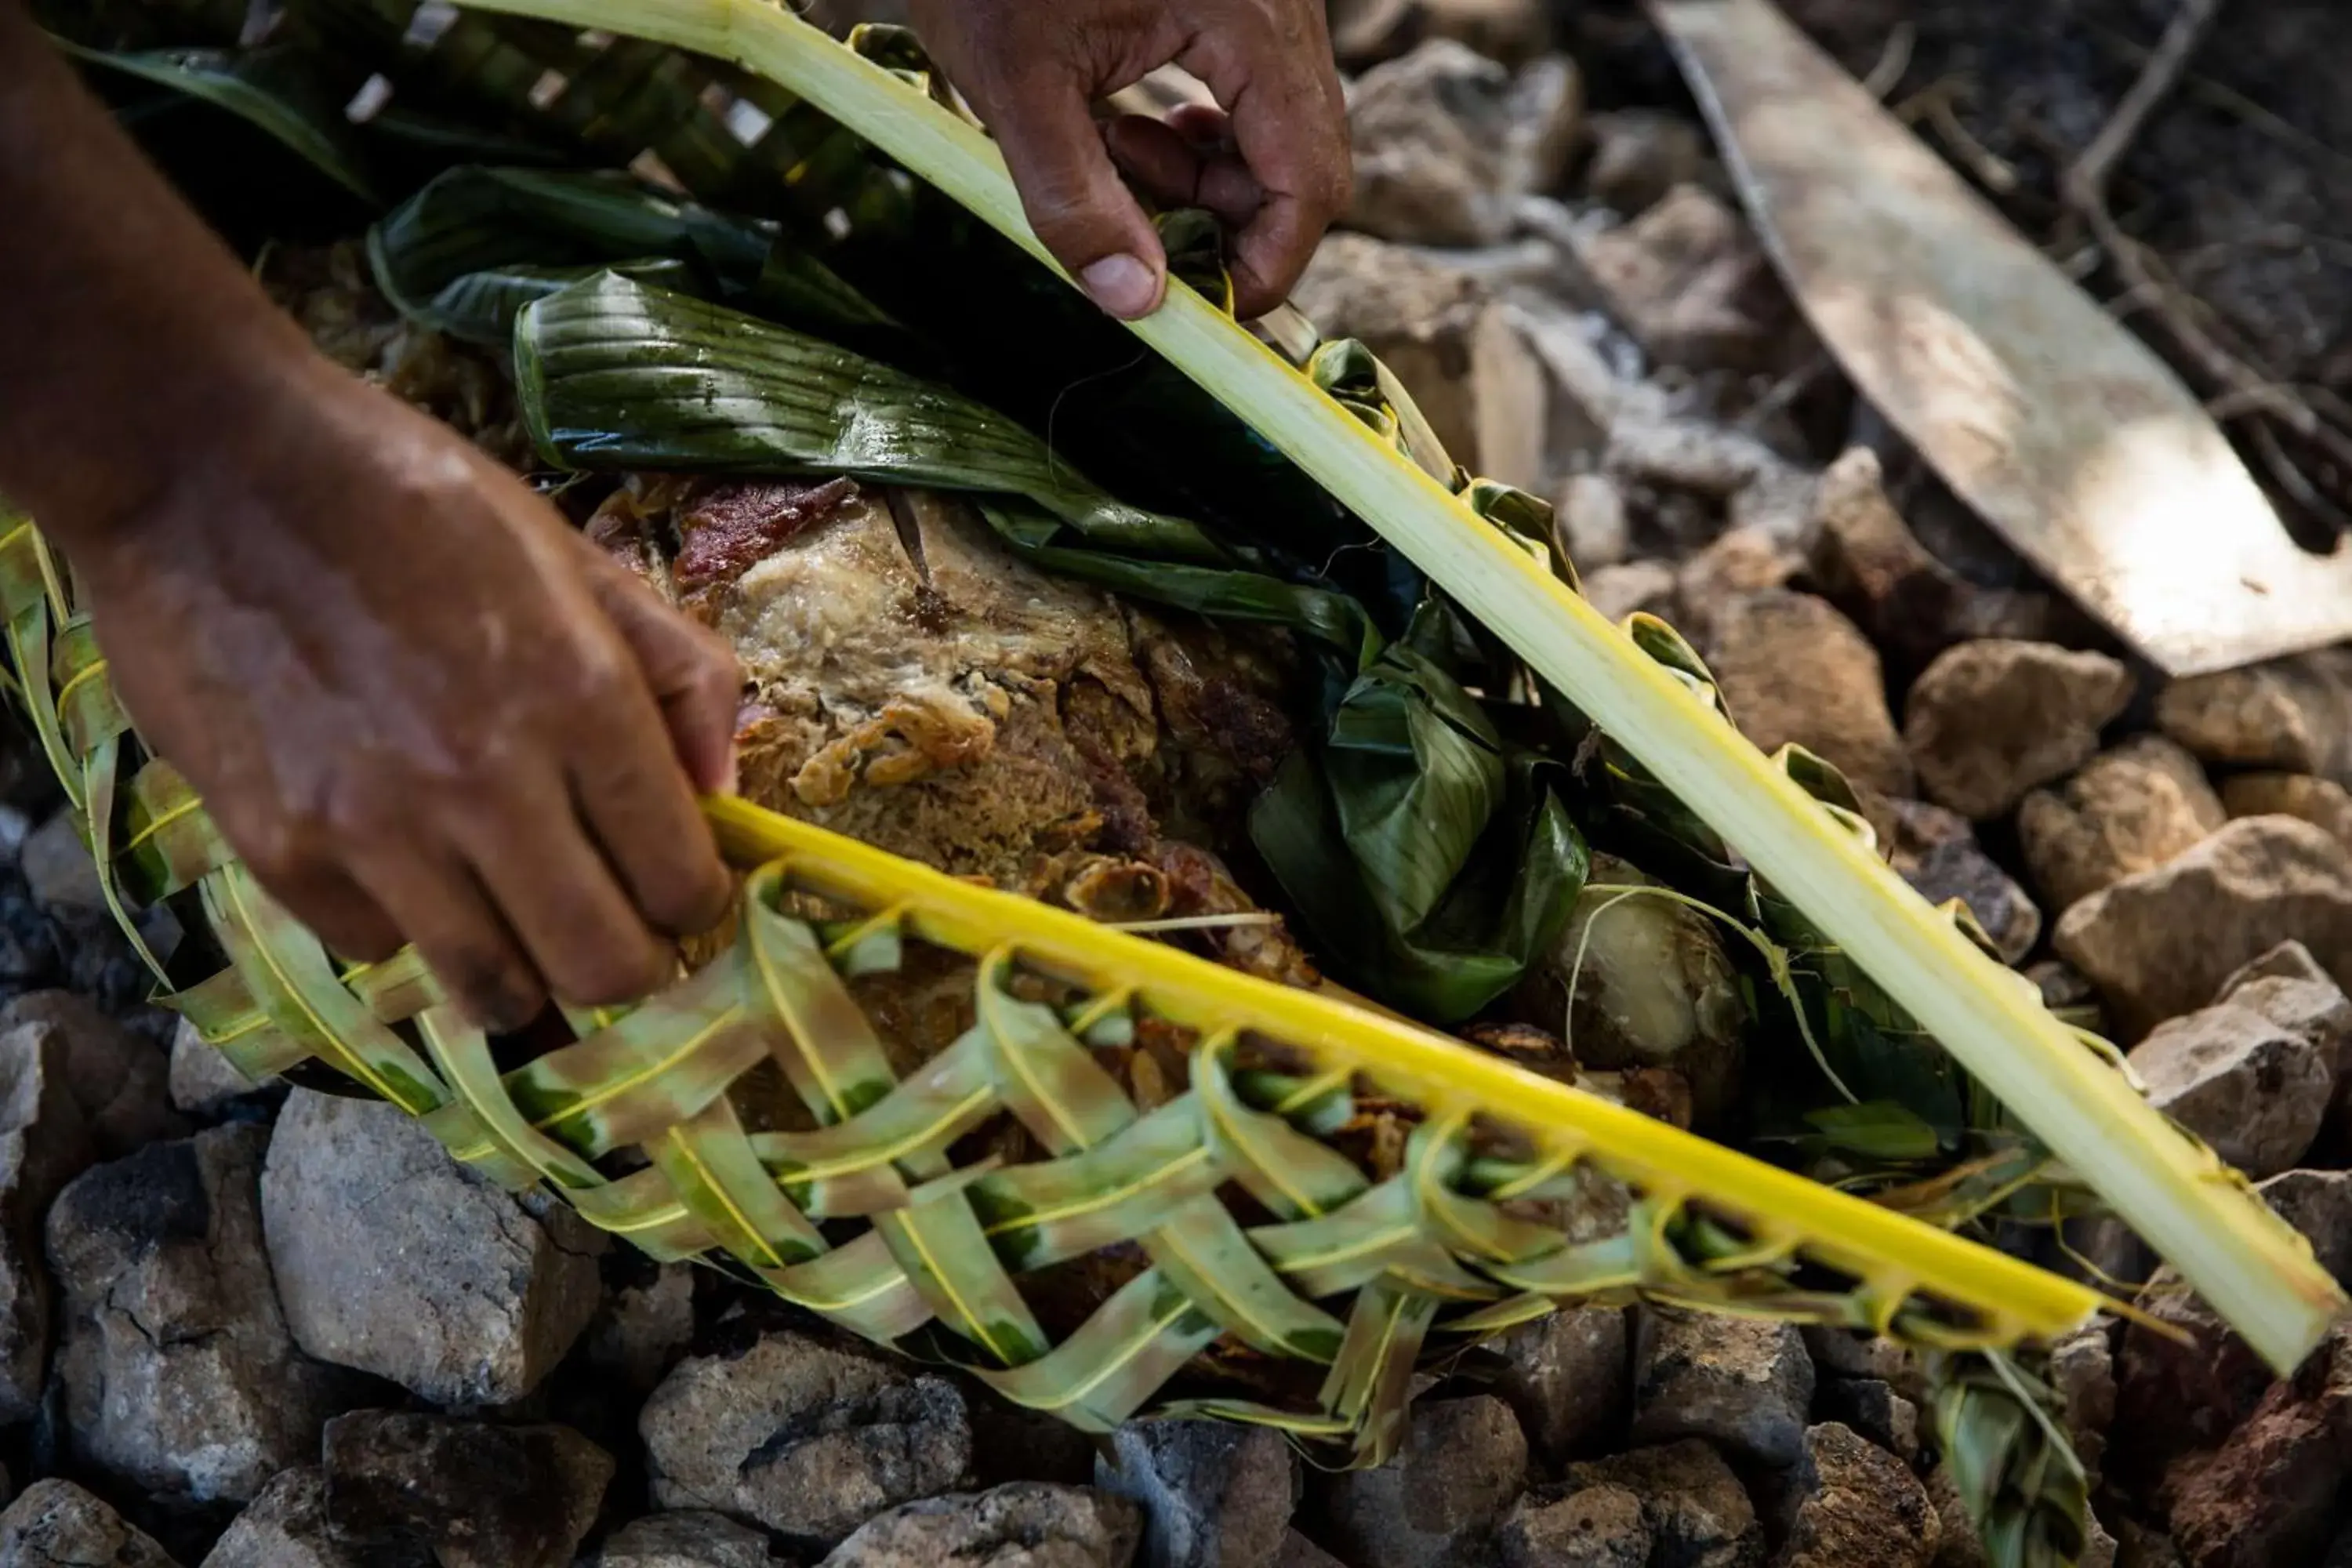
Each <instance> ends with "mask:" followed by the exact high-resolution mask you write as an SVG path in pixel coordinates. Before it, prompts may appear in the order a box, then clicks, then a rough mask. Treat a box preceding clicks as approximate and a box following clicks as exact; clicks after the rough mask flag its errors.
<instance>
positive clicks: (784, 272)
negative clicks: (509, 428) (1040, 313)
mask: <svg viewBox="0 0 2352 1568" xmlns="http://www.w3.org/2000/svg"><path fill="white" fill-rule="evenodd" d="M654 258H658V259H661V260H666V261H668V262H670V263H673V264H674V265H673V266H672V267H671V268H667V269H664V270H660V271H658V272H657V273H649V272H648V271H647V270H646V268H645V267H644V265H643V264H644V263H645V262H646V261H647V260H649V259H654ZM368 260H369V263H370V265H371V266H372V267H373V270H374V273H375V279H376V286H377V287H378V288H380V289H383V292H384V296H385V298H387V299H389V300H391V301H392V302H393V303H394V305H395V306H397V307H398V308H399V309H400V310H401V311H402V312H403V313H404V314H405V315H407V316H408V317H409V318H410V319H411V320H414V321H417V322H419V323H420V324H422V325H425V326H428V327H431V328H433V329H434V330H435V331H444V332H447V333H449V334H450V335H451V336H453V337H459V338H464V339H467V341H469V342H481V343H493V344H499V345H501V346H503V345H505V344H506V343H508V342H510V341H511V340H512V337H513V333H514V322H515V317H516V316H517V315H519V314H520V312H521V310H522V308H523V306H525V305H527V304H529V303H530V301H531V300H536V299H541V298H543V297H545V296H546V295H549V294H551V293H554V292H555V291H556V290H557V289H562V288H563V287H566V286H568V285H570V284H572V283H576V282H580V281H582V280H583V279H586V278H589V277H593V275H594V274H595V273H596V272H598V271H600V270H602V269H604V268H606V267H614V268H625V269H627V270H629V271H630V272H631V273H632V275H633V276H635V277H637V278H639V279H646V280H649V281H653V280H657V281H660V282H661V283H663V284H664V285H665V286H666V287H668V288H670V289H674V290H675V289H681V287H682V286H683V287H684V288H685V289H688V291H691V292H695V293H699V294H705V295H708V296H709V297H710V298H714V299H719V300H725V301H727V302H728V303H729V304H730V305H733V306H736V307H737V308H739V309H741V310H747V311H749V312H751V313H752V314H754V315H757V316H761V317H764V318H766V319H768V320H770V321H777V322H781V323H783V324H786V325H791V326H796V327H800V328H803V329H805V330H807V331H814V332H819V333H822V334H823V335H824V336H825V337H826V338H827V339H828V340H830V341H834V342H842V343H845V344H851V345H860V344H863V345H866V346H880V345H883V344H889V345H892V346H897V347H899V348H901V349H910V348H911V346H912V345H911V343H910V342H908V340H907V339H906V337H905V334H904V333H903V332H902V331H899V330H898V328H897V326H896V325H895V323H893V322H892V321H890V320H889V319H888V318H887V316H885V315H883V314H882V313H881V312H880V311H879V310H876V309H875V308H874V307H873V306H871V305H870V304H868V303H867V302H866V300H864V299H863V298H862V297H860V296H859V295H858V294H857V292H856V290H854V289H851V288H850V287H849V286H848V285H846V284H845V283H844V282H842V280H841V279H839V278H837V277H835V275H834V274H833V272H832V271H831V270H830V269H828V268H826V267H825V266H824V263H822V262H820V261H818V260H816V259H815V258H813V257H811V256H809V255H808V254H806V253H805V252H804V251H803V250H801V249H799V248H798V247H793V246H790V245H785V244H782V243H781V237H780V234H779V231H778V230H777V228H776V226H775V225H773V224H772V223H766V222H761V221H758V220H754V219H750V218H740V217H730V216H722V215H720V214H718V213H714V212H711V211H710V210H709V209H708V208H705V207H701V206H698V205H694V204H693V203H691V202H686V201H680V200H679V199H677V197H675V196H673V195H667V194H665V193H663V192H661V191H658V190H656V189H654V188H653V187H651V186H649V185H647V184H645V183H644V182H642V181H639V180H636V179H634V178H632V177H631V176H629V175H627V174H617V173H613V172H609V171H594V172H583V171H572V170H551V169H522V168H487V167H479V166H467V167H459V168H454V169H451V170H449V171H448V172H446V174H441V175H440V176H439V177H438V178H436V179H435V180H434V181H433V182H432V183H431V184H427V185H426V186H425V188H424V189H422V190H420V191H418V192H417V193H416V194H415V195H413V196H411V197H410V198H409V199H408V200H407V201H405V202H404V203H402V204H401V205H400V206H399V208H398V209H397V210H395V211H394V212H392V213H389V214H387V215H386V216H384V217H383V220H382V221H381V222H379V223H377V224H376V226H374V227H373V229H371V230H370V231H369V233H368ZM698 279H708V282H707V284H706V283H698V282H697V281H696V280H698Z"/></svg>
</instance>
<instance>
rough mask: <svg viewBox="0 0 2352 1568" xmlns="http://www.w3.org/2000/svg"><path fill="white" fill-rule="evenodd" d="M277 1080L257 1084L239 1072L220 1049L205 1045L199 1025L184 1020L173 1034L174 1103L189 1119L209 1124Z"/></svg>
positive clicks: (170, 1075)
mask: <svg viewBox="0 0 2352 1568" xmlns="http://www.w3.org/2000/svg"><path fill="white" fill-rule="evenodd" d="M278 1081H280V1080H278V1079H270V1080H268V1082H264V1083H256V1082H255V1081H254V1080H253V1079H249V1078H247V1077H246V1076H245V1074H243V1073H241V1072H239V1071H237V1069H236V1063H234V1062H232V1061H230V1060H229V1059H228V1058H227V1057H226V1056H225V1055H223V1054H222V1052H221V1051H220V1050H219V1049H218V1048H217V1047H213V1046H209V1045H206V1044H205V1037H203V1036H202V1035H200V1034H198V1033H196V1026H194V1024H191V1023H189V1022H188V1021H187V1020H186V1019H185V1018H183V1019H181V1020H180V1024H179V1027H177V1028H176V1029H174V1030H173V1031H172V1055H171V1065H170V1068H169V1082H170V1086H171V1093H172V1104H173V1107H174V1108H176V1109H177V1110H183V1111H185V1112H186V1113H187V1114H188V1115H190V1116H195V1117H202V1118H204V1119H205V1120H207V1121H210V1120H214V1119H216V1118H218V1117H221V1116H224V1115H226V1114H227V1113H228V1111H229V1110H231V1109H232V1108H233V1107H235V1106H236V1102H237V1101H238V1100H246V1099H248V1098H250V1097H251V1096H254V1095H257V1094H260V1093H262V1092H263V1091H264V1090H266V1089H269V1088H270V1087H271V1086H272V1085H274V1084H275V1083H277V1082H278Z"/></svg>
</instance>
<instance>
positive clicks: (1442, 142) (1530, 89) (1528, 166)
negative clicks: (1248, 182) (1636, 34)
mask: <svg viewBox="0 0 2352 1568" xmlns="http://www.w3.org/2000/svg"><path fill="white" fill-rule="evenodd" d="M1583 114H1584V86H1583V80H1582V79H1581V78H1580V76H1579V75H1578V74H1577V70H1576V67H1575V65H1574V63H1573V62H1572V61H1570V60H1569V59H1567V58H1564V57H1561V56H1549V57H1546V58H1541V59H1538V60H1535V61H1533V62H1531V63H1529V64H1528V66H1526V67H1524V68H1521V69H1520V70H1518V71H1516V72H1514V71H1512V70H1511V69H1509V68H1507V67H1505V66H1503V65H1501V64H1498V63H1497V62H1496V61H1494V60H1491V59H1488V58H1485V57H1484V56H1482V55H1480V54H1478V53H1477V52H1476V51H1475V50H1473V49H1471V48H1468V47H1465V46H1464V45H1462V44H1459V43H1456V42H1455V41H1454V40H1453V39H1451V38H1432V39H1430V40H1429V41H1428V42H1426V43H1424V44H1423V45H1422V46H1421V47H1418V48H1416V49H1414V50H1412V52H1411V53H1410V54H1407V55H1405V56H1403V57H1402V58H1399V59H1395V60H1391V61H1390V62H1388V63H1387V64H1385V65H1381V66H1376V67H1374V68H1372V69H1370V70H1369V71H1366V72H1365V73H1364V74H1363V75H1362V76H1361V77H1360V78H1358V79H1357V80H1356V82H1355V84H1354V87H1353V89H1351V90H1350V91H1349V95H1348V128H1349V132H1350V135H1351V136H1352V138H1353V141H1354V144H1355V158H1356V187H1355V198H1354V200H1353V202H1352V203H1351V204H1350V205H1349V209H1348V216H1347V220H1346V221H1347V225H1348V226H1349V227H1350V228H1357V229H1361V230H1363V231H1364V232H1365V233H1367V234H1373V235H1378V236H1379V237H1381V238H1382V239H1393V240H1403V241H1407V242H1409V243H1413V244H1420V245H1452V246H1486V245H1494V244H1496V243H1498V242H1499V241H1501V240H1503V239H1505V238H1507V237H1508V236H1509V234H1510V231H1511V226H1512V222H1513V217H1514V213H1515V210H1516V208H1517V205H1518V202H1519V200H1520V199H1521V198H1522V197H1524V196H1528V195H1534V194H1536V193H1538V192H1542V191H1548V190H1549V189H1551V188H1552V187H1553V186H1555V185H1557V184H1559V179H1560V176H1561V174H1563V173H1564V172H1565V170H1566V165H1567V162H1568V157H1569V154H1570V151H1571V149H1572V147H1573V145H1574V142H1575V139H1576V135H1577V132H1578V131H1579V130H1580V127H1581V124H1582V121H1583ZM1309 314H1310V315H1311V314H1312V312H1311V311H1310V312H1309Z"/></svg>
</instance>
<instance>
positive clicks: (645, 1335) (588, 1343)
mask: <svg viewBox="0 0 2352 1568" xmlns="http://www.w3.org/2000/svg"><path fill="white" fill-rule="evenodd" d="M636 1261H637V1260H635V1259H627V1260H625V1261H624V1262H623V1263H622V1264H621V1269H622V1270H623V1271H626V1270H628V1269H629V1268H630V1267H631V1265H632V1264H633V1263H635V1262H636ZM694 1275H695V1269H694V1266H693V1265H691V1264H687V1263H664V1264H660V1265H658V1266H655V1267H652V1268H645V1269H641V1270H638V1271H637V1274H636V1277H635V1278H633V1279H625V1280H624V1281H623V1282H622V1283H620V1284H618V1285H615V1286H613V1287H612V1288H610V1289H608V1290H607V1291H606V1293H605V1297H604V1310H602V1311H600V1312H599V1313H597V1315H596V1319H595V1321H593V1322H592V1323H590V1324H589V1325H588V1330H587V1331H586V1332H585V1333H584V1334H583V1335H582V1336H581V1340H580V1356H581V1359H582V1360H583V1361H584V1362H585V1363H587V1364H588V1365H589V1366H591V1367H593V1368H595V1369H596V1371H598V1372H599V1373H603V1374H604V1375H605V1376H606V1377H609V1378H611V1379H613V1380H614V1382H616V1383H617V1384H619V1385H620V1386H621V1387H622V1388H624V1389H626V1390H627V1391H628V1392H629V1393H630V1394H633V1395H635V1397H637V1398H639V1399H643V1398H644V1397H645V1396H646V1394H651V1393H652V1392H653V1391H654V1388H655V1386H656V1384H659V1383H660V1382H661V1380H662V1379H663V1378H664V1377H667V1375H668V1374H669V1370H670V1368H672V1367H674V1366H676V1365H677V1363H678V1362H679V1361H680V1360H681V1359H682V1358H683V1357H684V1356H685V1354H686V1352H687V1347H688V1345H690V1344H691V1343H692V1342H693V1341H694Z"/></svg>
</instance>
